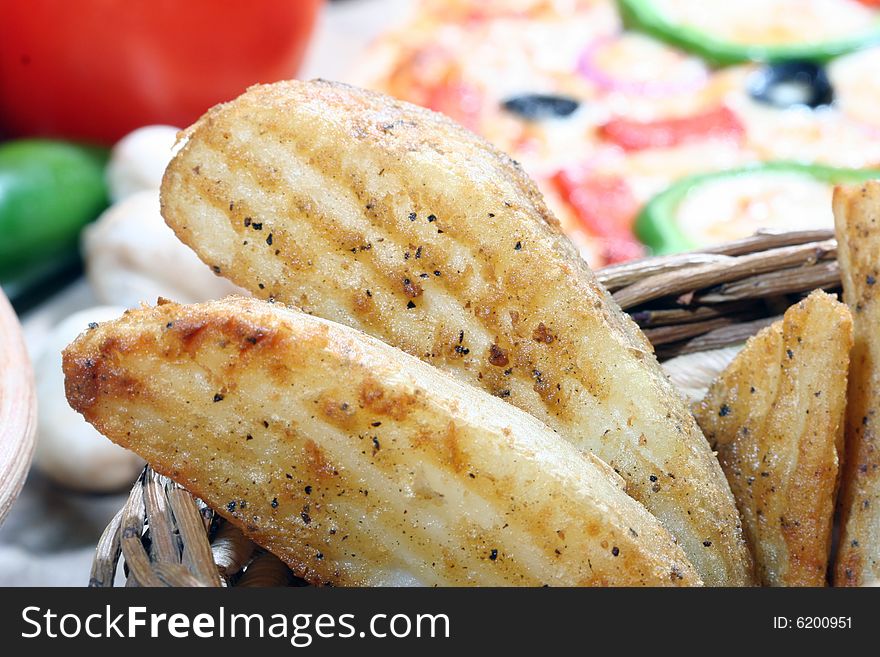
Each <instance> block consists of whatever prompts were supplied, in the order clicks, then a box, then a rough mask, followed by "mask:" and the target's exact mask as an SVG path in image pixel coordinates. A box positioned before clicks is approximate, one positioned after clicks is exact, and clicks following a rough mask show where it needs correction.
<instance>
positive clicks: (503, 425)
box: [64, 298, 699, 586]
mask: <svg viewBox="0 0 880 657" xmlns="http://www.w3.org/2000/svg"><path fill="white" fill-rule="evenodd" d="M64 371H65V375H66V386H67V394H68V399H69V400H70V403H71V405H72V406H73V407H74V408H76V409H77V410H78V411H80V412H81V413H82V414H83V415H84V416H85V417H86V419H88V420H89V421H90V422H91V423H93V424H94V425H95V426H96V427H97V428H98V429H99V430H100V431H101V432H102V433H104V434H105V435H107V436H108V437H110V438H111V439H112V440H114V441H116V442H118V443H119V444H121V445H124V446H126V447H128V448H130V449H133V450H135V451H136V452H138V453H139V454H141V455H142V456H143V457H144V458H145V459H147V461H149V462H150V464H151V465H153V467H155V468H156V469H157V470H158V471H159V472H162V473H164V474H166V475H168V476H169V477H171V478H173V479H175V480H176V481H178V482H180V483H181V484H183V485H184V486H186V487H187V488H188V489H190V490H191V491H193V492H194V493H195V494H196V495H198V496H200V497H202V498H203V499H205V500H206V501H207V502H208V503H209V504H210V505H211V506H212V507H213V508H215V509H216V510H218V511H219V512H220V513H221V514H222V515H223V516H225V517H226V518H227V519H228V520H230V521H231V522H233V523H235V524H236V525H238V526H240V527H241V528H242V530H243V531H244V532H245V533H246V534H247V535H249V536H250V537H251V538H253V540H254V541H256V542H257V543H259V544H260V545H263V546H265V547H267V548H268V549H269V550H271V551H272V552H274V553H275V554H276V555H278V556H279V557H281V558H282V559H283V560H284V561H286V562H287V563H288V564H289V565H290V566H291V568H293V570H294V571H295V572H296V573H297V574H298V575H300V576H302V577H305V578H306V579H308V580H309V581H311V582H314V583H331V584H336V585H377V584H379V585H383V584H425V585H484V586H485V585H528V586H538V585H542V584H552V585H568V586H574V585H620V586H632V585H648V586H661V585H688V584H691V585H693V584H699V578H698V576H697V575H696V573H695V572H694V570H693V567H692V566H691V565H690V564H689V562H688V560H687V557H686V556H685V555H684V552H683V551H682V550H681V548H679V547H678V546H677V545H676V544H675V542H674V541H673V539H672V537H671V536H670V535H669V533H668V532H667V531H666V530H665V529H664V528H663V527H662V526H661V525H660V523H659V522H658V521H657V520H656V519H655V518H654V517H652V516H651V515H650V514H649V513H648V512H647V511H646V510H645V509H644V508H643V507H642V506H641V505H640V504H638V503H637V502H635V501H634V500H633V499H632V498H630V497H628V496H627V495H626V494H625V493H624V492H623V491H622V490H621V488H620V485H619V484H620V482H619V478H618V477H617V476H616V475H613V474H612V475H611V476H609V474H608V473H607V472H606V471H605V470H604V468H603V467H601V466H599V465H597V464H596V463H595V462H594V460H593V459H594V458H595V457H592V458H591V457H588V456H584V455H582V454H580V453H579V452H578V451H577V450H576V449H575V448H574V447H573V446H571V445H570V444H569V443H567V442H566V441H564V440H562V439H561V438H559V437H558V436H556V435H555V434H553V432H551V431H550V430H549V429H548V428H547V427H545V426H543V425H542V424H541V423H540V422H538V421H537V420H535V419H534V418H533V417H531V416H530V415H528V414H526V413H523V412H522V411H519V410H517V409H515V408H513V407H511V406H509V405H507V404H505V403H504V402H502V401H500V400H498V399H495V398H493V397H491V396H490V395H487V394H486V393H484V392H482V391H479V390H476V389H474V388H472V387H470V386H464V385H462V384H460V383H458V382H456V381H454V380H453V379H451V378H450V377H448V376H446V375H443V374H442V373H440V372H438V371H437V370H436V369H434V368H432V367H430V366H428V365H426V364H424V363H422V362H421V361H419V360H418V359H416V358H413V357H411V356H408V355H406V354H404V353H403V352H401V351H399V350H396V349H393V348H392V347H389V346H388V345H385V344H383V343H381V342H379V341H378V340H375V339H373V338H370V337H368V336H365V335H363V334H361V333H359V332H357V331H354V330H352V329H350V328H347V327H344V326H340V325H336V324H333V323H331V322H327V321H325V320H321V319H318V318H315V317H310V316H308V315H305V314H303V313H301V312H299V311H294V310H290V309H287V308H284V307H282V305H281V304H280V303H279V304H275V305H272V304H267V303H265V302H262V301H256V300H252V299H244V298H237V299H236V298H230V299H227V300H224V301H219V302H211V303H207V304H201V305H196V306H179V305H177V304H172V303H166V304H164V305H160V306H157V307H155V308H144V309H141V310H135V311H130V312H128V313H126V315H125V316H124V317H122V318H121V319H119V320H116V321H113V322H108V323H105V324H103V325H101V326H100V327H98V328H96V329H92V330H89V331H87V332H86V333H84V334H83V335H82V336H80V338H79V339H78V340H77V341H76V342H75V343H74V344H73V345H71V346H70V347H69V348H68V349H67V350H66V352H65V355H64Z"/></svg>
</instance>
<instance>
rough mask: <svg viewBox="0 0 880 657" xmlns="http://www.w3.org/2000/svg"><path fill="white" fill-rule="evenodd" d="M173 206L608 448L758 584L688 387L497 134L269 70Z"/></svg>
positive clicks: (671, 516)
mask: <svg viewBox="0 0 880 657" xmlns="http://www.w3.org/2000/svg"><path fill="white" fill-rule="evenodd" d="M162 212H163V215H164V216H165V219H166V221H167V222H168V224H169V225H170V226H171V227H172V228H173V229H174V230H175V231H176V233H177V235H178V236H179V237H180V238H181V239H182V240H183V241H184V242H186V243H187V244H189V245H190V246H191V247H193V249H195V251H196V252H197V253H198V254H199V255H200V256H201V258H202V259H203V260H204V261H205V262H207V263H208V264H210V265H211V266H212V267H214V270H215V271H216V272H218V273H220V274H222V275H225V276H228V277H229V278H231V279H232V280H233V281H235V282H236V283H238V284H239V285H242V286H244V287H246V288H247V289H249V290H251V291H252V292H253V293H254V294H255V295H257V296H259V297H262V298H275V299H279V300H281V301H285V302H287V303H290V304H295V305H298V306H300V307H302V308H303V309H304V310H305V311H307V312H309V313H311V314H314V315H318V316H320V317H325V318H327V319H331V320H334V321H337V322H340V323H342V324H346V325H348V326H352V327H354V328H357V329H360V330H362V331H364V332H366V333H370V334H372V335H374V336H376V337H378V338H380V339H382V340H384V341H385V342H387V343H389V344H391V345H394V346H396V347H399V348H400V349H402V350H404V351H406V352H408V353H410V354H412V355H414V356H417V357H419V358H422V359H423V360H425V361H427V362H429V363H431V364H433V365H435V366H437V367H439V368H441V369H443V370H444V371H446V372H449V373H451V374H453V375H455V376H456V377H457V378H458V379H459V380H460V381H464V382H466V383H470V384H472V385H475V386H478V387H481V388H483V389H484V390H487V391H488V392H490V393H491V394H493V395H495V396H497V397H500V398H502V399H505V400H506V401H508V402H510V403H512V404H514V405H515V406H518V407H520V408H521V409H523V410H525V411H527V412H529V413H531V414H532V415H534V416H535V417H537V418H538V419H540V420H542V421H543V422H545V423H546V424H548V425H549V426H550V427H551V428H553V429H555V430H556V431H557V432H559V434H560V435H562V436H563V437H565V438H566V439H567V440H569V441H571V442H572V443H574V445H575V446H577V447H578V448H580V449H582V450H585V451H591V452H593V453H595V454H596V455H598V456H600V457H601V458H602V459H603V460H605V461H606V462H608V463H609V464H610V465H611V466H612V467H613V468H614V469H615V470H616V471H617V472H619V473H620V475H621V476H622V477H623V478H624V479H625V480H626V481H627V484H628V488H627V490H628V492H629V493H630V494H631V495H632V496H633V497H635V498H636V499H637V500H639V501H641V502H642V503H643V504H644V505H645V506H646V507H647V508H648V510H649V511H651V512H652V513H653V514H654V515H656V516H657V517H658V518H659V519H660V521H661V522H662V523H663V524H664V525H665V526H666V527H667V528H668V529H669V530H670V531H671V532H672V534H673V535H674V536H675V537H676V538H677V540H678V541H679V544H680V545H681V546H682V547H683V548H684V550H685V552H686V553H687V554H688V556H689V557H690V559H691V561H692V563H693V564H694V566H695V567H696V568H697V570H698V572H699V573H700V575H701V576H702V577H703V579H704V581H706V583H707V584H726V585H741V584H749V583H751V582H752V567H751V563H750V558H749V555H748V550H747V549H746V547H745V544H744V542H743V540H742V536H741V529H740V526H739V525H740V522H739V518H738V516H737V513H736V508H735V506H734V502H733V497H732V496H731V493H730V490H729V488H728V486H727V483H726V481H725V479H724V475H723V473H722V472H721V469H720V468H719V466H718V462H717V460H716V459H715V457H714V456H713V454H712V453H711V451H710V449H709V447H708V445H707V444H706V441H705V439H704V438H703V436H702V434H701V433H700V431H699V428H698V427H697V426H696V424H695V422H694V420H693V417H692V416H691V414H690V413H689V412H688V409H687V406H686V404H685V403H684V402H683V400H682V399H681V397H680V396H679V394H678V393H677V392H676V391H675V390H674V389H673V388H672V386H671V385H670V384H669V382H668V381H667V380H666V379H665V377H664V376H663V374H662V373H661V371H660V369H659V367H658V365H657V362H656V359H655V357H654V355H653V353H652V349H651V347H650V345H649V344H648V342H647V341H646V340H645V338H644V336H643V335H642V333H641V332H640V331H639V329H638V328H637V327H636V325H635V324H634V323H633V322H632V321H631V320H630V319H629V317H627V316H626V315H625V314H624V313H622V312H621V311H620V309H619V308H618V307H617V305H616V304H615V303H614V301H613V300H612V299H611V297H610V295H609V294H608V293H607V292H606V291H605V290H604V289H603V288H602V286H601V285H599V284H598V283H597V282H596V280H595V278H594V277H593V274H592V272H590V270H589V267H588V266H587V265H586V263H585V262H583V260H582V259H581V258H580V257H579V256H578V255H577V253H576V251H575V249H574V247H573V246H572V245H571V243H570V242H569V241H568V239H567V238H565V236H564V235H563V234H562V233H561V232H560V230H559V227H558V225H557V223H556V221H555V220H554V218H553V217H552V216H551V215H550V213H549V211H548V210H547V208H546V207H545V205H544V202H543V200H542V199H541V197H540V194H539V193H538V191H537V189H536V188H535V186H534V184H533V183H532V182H531V181H530V180H529V179H528V177H527V176H526V175H525V174H524V173H523V172H522V170H521V169H520V167H519V166H518V165H517V164H516V163H515V162H513V161H512V160H510V159H509V158H508V157H506V156H505V155H503V154H501V153H499V152H498V151H496V150H495V149H494V148H493V147H492V146H490V145H489V144H488V143H486V142H485V141H483V140H482V139H480V138H478V137H476V136H475V135H473V134H471V133H469V132H468V131H466V130H464V129H463V128H461V127H460V126H458V125H457V124H455V123H453V122H452V121H450V120H448V119H446V118H445V117H443V116H442V115H440V114H436V113H433V112H429V111H428V110H425V109H422V108H419V107H416V106H413V105H409V104H407V103H402V102H397V101H394V100H393V99H390V98H388V97H387V96H383V95H381V94H376V93H372V92H367V91H363V90H359V89H355V88H352V87H348V86H345V85H340V84H334V83H329V82H323V81H315V82H308V83H307V82H285V83H278V84H274V85H268V86H258V87H254V88H252V89H250V90H249V91H248V92H247V93H245V94H244V95H243V96H241V97H240V98H238V99H237V100H235V101H233V102H231V103H228V104H225V105H221V106H218V107H215V108H214V109H213V110H211V111H209V112H208V113H207V114H206V115H205V116H204V117H203V118H202V119H201V120H200V121H199V122H198V123H197V124H196V125H195V126H193V127H192V128H191V129H190V130H189V131H188V140H187V143H186V145H185V146H184V147H183V149H182V151H181V152H180V153H179V154H178V155H177V156H176V157H175V159H174V161H173V162H172V163H171V165H170V166H169V168H168V170H167V171H166V174H165V179H164V181H163V187H162Z"/></svg>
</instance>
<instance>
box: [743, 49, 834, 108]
mask: <svg viewBox="0 0 880 657" xmlns="http://www.w3.org/2000/svg"><path fill="white" fill-rule="evenodd" d="M748 88H749V94H750V95H751V97H752V98H754V99H755V100H757V101H758V102H760V103H764V104H766V105H772V106H774V107H779V108H783V109H784V108H787V107H794V106H806V107H810V108H816V107H822V106H823V105H830V104H831V103H832V102H834V89H833V88H832V87H831V81H830V80H829V79H828V74H827V73H825V69H824V68H823V67H822V66H821V65H819V64H816V63H814V62H808V61H788V62H779V63H776V64H767V65H765V66H764V67H762V68H761V69H760V70H758V71H756V72H755V73H753V74H752V75H751V76H750V77H749V81H748Z"/></svg>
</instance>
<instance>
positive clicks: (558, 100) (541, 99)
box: [501, 94, 580, 121]
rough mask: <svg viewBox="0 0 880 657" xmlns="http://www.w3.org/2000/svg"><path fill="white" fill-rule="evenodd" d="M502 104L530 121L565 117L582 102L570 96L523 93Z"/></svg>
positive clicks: (509, 110)
mask: <svg viewBox="0 0 880 657" xmlns="http://www.w3.org/2000/svg"><path fill="white" fill-rule="evenodd" d="M501 106H502V107H503V108H504V109H506V110H507V111H508V112H512V113H513V114H518V115H519V116H521V117H522V118H524V119H527V120H529V121H537V120H539V119H553V118H563V117H566V116H569V115H570V114H572V113H574V111H575V110H576V109H577V108H578V107H579V106H580V102H578V101H577V100H575V99H574V98H571V97H569V96H556V95H553V94H522V95H520V96H513V97H511V98H508V99H507V100H505V101H504V102H503V103H501Z"/></svg>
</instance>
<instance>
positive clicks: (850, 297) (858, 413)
mask: <svg viewBox="0 0 880 657" xmlns="http://www.w3.org/2000/svg"><path fill="white" fill-rule="evenodd" d="M834 223H835V232H836V233H837V260H838V262H840V273H841V278H842V279H843V299H844V301H846V303H847V304H848V305H849V307H850V309H851V310H852V312H853V330H854V331H853V332H854V338H855V343H854V345H853V351H852V359H851V361H850V371H849V402H848V406H847V420H846V456H845V458H844V468H843V480H842V482H841V491H840V543H839V548H838V552H837V558H836V562H835V566H834V585H835V586H861V585H865V584H877V583H878V582H880V438H878V429H880V299H878V291H877V290H876V289H875V288H876V287H878V286H876V285H875V283H876V282H877V280H878V278H880V182H868V183H866V184H865V185H864V186H863V187H838V188H837V189H835V190H834Z"/></svg>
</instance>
